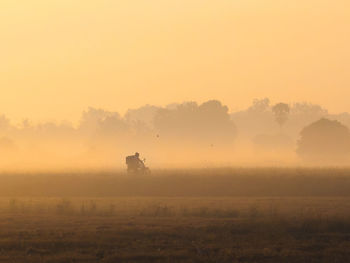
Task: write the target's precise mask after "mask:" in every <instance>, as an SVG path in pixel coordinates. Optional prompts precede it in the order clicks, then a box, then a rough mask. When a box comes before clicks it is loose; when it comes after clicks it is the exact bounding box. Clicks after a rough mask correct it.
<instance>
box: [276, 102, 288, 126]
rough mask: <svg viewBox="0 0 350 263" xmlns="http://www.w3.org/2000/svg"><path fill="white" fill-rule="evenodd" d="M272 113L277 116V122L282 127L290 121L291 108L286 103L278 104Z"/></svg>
mask: <svg viewBox="0 0 350 263" xmlns="http://www.w3.org/2000/svg"><path fill="white" fill-rule="evenodd" d="M272 112H273V114H274V115H275V119H276V122H277V123H278V124H279V125H280V127H282V126H283V125H284V124H285V123H286V121H287V120H288V115H289V112H290V107H289V105H288V104H286V103H278V104H276V105H275V106H273V107H272Z"/></svg>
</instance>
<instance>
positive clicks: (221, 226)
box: [0, 169, 350, 263]
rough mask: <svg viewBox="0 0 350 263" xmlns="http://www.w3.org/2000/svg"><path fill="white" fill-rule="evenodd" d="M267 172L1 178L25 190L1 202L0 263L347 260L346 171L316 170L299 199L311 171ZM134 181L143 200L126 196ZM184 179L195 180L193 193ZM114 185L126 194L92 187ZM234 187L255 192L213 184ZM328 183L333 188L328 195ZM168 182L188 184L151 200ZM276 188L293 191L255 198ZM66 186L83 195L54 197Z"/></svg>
mask: <svg viewBox="0 0 350 263" xmlns="http://www.w3.org/2000/svg"><path fill="white" fill-rule="evenodd" d="M232 171H234V173H232ZM239 171H241V173H239ZM253 171H255V174H254V173H253ZM259 171H260V172H259ZM267 171H268V169H265V170H264V169H262V170H259V169H255V170H254V169H249V170H244V169H236V170H231V173H232V174H231V175H229V174H227V173H228V172H229V171H228V170H225V171H223V170H219V171H218V173H217V174H218V175H217V177H213V176H211V175H210V174H211V172H213V171H207V174H205V173H203V174H202V176H203V177H202V178H201V177H200V173H199V171H194V172H192V173H191V172H190V171H177V172H176V173H175V174H174V172H173V171H168V172H166V173H164V174H163V175H161V173H160V172H159V174H156V175H153V176H151V177H146V178H125V177H121V176H122V175H112V174H103V175H97V174H96V175H95V174H90V175H87V176H86V177H84V176H83V175H69V174H66V175H27V177H26V179H27V181H26V182H23V181H22V180H23V177H24V176H25V175H13V177H12V178H10V175H7V176H3V177H2V178H4V180H3V182H5V183H4V184H2V187H4V185H6V184H7V185H10V187H11V189H7V191H12V192H16V193H19V191H20V189H22V190H23V191H24V192H22V194H16V195H11V196H6V197H5V196H4V195H5V194H4V193H3V197H2V198H0V262H52V263H58V262H219V263H225V262H264V263H265V262H298V263H299V262H327V263H328V262H341V263H343V262H349V260H350V249H349V247H350V197H348V196H347V195H348V193H347V194H346V195H343V196H341V194H339V191H341V189H345V187H346V186H347V184H348V180H349V179H348V175H347V173H348V170H345V169H344V170H339V169H333V170H331V169H329V170H320V171H321V172H320V174H319V179H320V180H319V181H318V182H319V183H318V184H314V185H313V193H312V194H309V195H308V196H302V197H301V196H300V193H301V192H300V191H301V190H300V189H296V188H295V187H294V186H290V188H288V187H287V182H294V185H298V184H300V188H302V189H306V188H308V187H311V182H316V178H317V170H311V169H306V170H299V173H296V171H297V170H296V169H295V170H292V169H281V170H279V171H278V170H273V169H272V170H270V172H271V173H270V174H268V173H267ZM292 171H294V172H292ZM326 172H327V173H328V174H329V175H328V176H327V173H326ZM181 173H187V175H185V174H181ZM220 173H221V174H220ZM293 174H294V176H293ZM57 176H59V178H57ZM185 176H187V177H185ZM21 178H22V179H21ZM28 178H29V179H31V180H28ZM85 178H87V179H86V180H87V181H84V180H85ZM200 179H202V180H200ZM273 179H274V180H275V181H273ZM51 180H53V181H54V182H56V183H57V182H61V184H54V183H52V182H51ZM79 180H81V184H80V187H82V188H83V187H87V186H89V187H87V188H84V189H80V188H79V187H78V184H77V183H78V181H79ZM89 180H90V181H89ZM113 180H114V181H113ZM137 180H138V181H139V183H140V185H139V188H138V191H141V190H142V189H143V192H142V193H143V194H141V195H137V194H135V191H134V192H133V194H131V192H132V191H133V189H132V187H133V184H136V183H137ZM157 180H158V181H157ZM186 180H187V181H186ZM183 181H185V182H187V183H188V182H189V181H193V182H194V181H198V185H192V187H193V188H194V189H195V191H194V192H193V193H192V194H191V192H189V191H190V186H187V185H186V184H185V183H184V182H183ZM38 182H41V184H39V185H35V183H38ZM63 182H65V184H64V183H63ZM92 182H95V185H96V187H95V188H94V187H93V185H90V184H91V183H92ZM111 182H114V185H116V184H117V183H122V186H124V188H127V187H129V188H127V189H124V192H123V194H120V193H118V192H117V193H114V194H111V193H112V192H108V194H107V195H106V194H104V193H102V192H99V191H100V190H98V191H97V190H96V189H100V188H101V189H102V186H103V185H107V186H108V187H110V185H108V184H107V183H111ZM213 182H214V183H216V184H214V185H213ZM233 182H236V183H237V184H239V183H240V184H241V185H240V186H241V187H243V185H244V184H247V182H250V183H251V184H254V185H258V186H259V187H260V190H257V189H259V188H257V186H254V187H253V186H251V188H247V189H246V191H247V193H248V194H247V196H239V197H238V196H235V195H234V194H231V196H230V195H228V196H224V195H223V194H221V195H220V194H219V193H220V189H216V187H219V186H220V185H225V186H226V188H224V190H223V191H224V193H227V189H229V187H228V186H227V185H226V184H229V185H231V186H232V185H233ZM283 182H285V184H284V185H283ZM326 182H328V183H329V182H332V183H329V184H328V190H327V187H326ZM303 183H304V184H303ZM142 184H144V185H143V186H144V188H142ZM171 184H172V185H173V187H174V188H177V187H180V186H183V187H185V189H181V190H177V193H185V194H183V195H182V196H180V195H178V196H176V195H175V193H176V191H175V190H173V192H172V193H173V194H171V195H168V196H160V193H161V191H164V189H162V190H161V191H160V190H159V191H158V192H156V194H154V195H153V196H152V194H151V193H152V190H154V191H156V189H157V187H160V186H163V187H164V188H165V189H167V188H168V187H170V185H171ZM275 184H276V185H280V186H281V187H282V188H283V187H284V188H285V189H289V190H288V191H290V192H291V193H293V192H292V190H293V189H296V190H295V191H296V192H294V196H293V195H292V194H289V196H286V194H281V195H276V194H275V193H277V190H276V191H275V192H274V194H265V195H262V194H260V196H256V195H257V194H256V193H257V192H259V191H261V188H264V189H269V188H271V187H272V185H275ZM308 184H310V185H308ZM24 185H26V186H27V187H31V188H30V189H29V190H28V189H27V188H25V187H24ZM50 185H51V188H50V187H49V188H46V189H45V192H44V190H43V189H44V186H46V187H48V186H50ZM64 185H67V187H68V188H69V189H72V187H73V186H75V187H76V190H77V192H79V194H78V195H69V194H67V191H66V192H64V193H65V194H63V193H62V192H61V193H60V192H59V190H60V189H63V188H64ZM126 186H127V187H126ZM108 187H107V189H109V190H108V191H110V188H108ZM118 187H119V188H120V189H121V188H122V187H121V186H120V185H119V186H118ZM235 187H236V188H238V187H237V186H235ZM303 187H304V188H303ZM337 187H338V189H339V191H338V192H337V191H336V190H337ZM119 188H117V189H119ZM225 189H226V190H225ZM330 189H331V190H330ZM348 189H350V188H348ZM34 190H36V194H29V193H30V192H31V191H33V193H34V192H35V191H34ZM146 190H147V191H146ZM326 190H327V191H326ZM69 191H70V190H69ZM225 191H226V192H225ZM240 191H241V192H243V189H240ZM278 191H280V190H278ZM303 191H304V190H303ZM136 192H137V191H136ZM330 192H331V193H333V194H332V195H325V194H324V193H330ZM83 193H85V196H82V194H83ZM96 193H99V194H96ZM127 193H129V195H128V196H126V195H127ZM205 193H206V194H205ZM315 193H317V194H315ZM147 194H148V196H146V195H147ZM25 195H26V196H25ZM191 195H192V196H191ZM254 195H255V196H254Z"/></svg>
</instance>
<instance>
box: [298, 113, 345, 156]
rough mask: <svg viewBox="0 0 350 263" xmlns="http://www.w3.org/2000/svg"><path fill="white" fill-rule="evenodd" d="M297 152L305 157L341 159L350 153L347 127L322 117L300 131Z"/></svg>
mask: <svg viewBox="0 0 350 263" xmlns="http://www.w3.org/2000/svg"><path fill="white" fill-rule="evenodd" d="M297 153H298V155H299V156H301V157H303V158H307V159H328V160H341V159H343V158H344V157H346V156H347V155H348V154H350V132H349V129H348V128H347V127H346V126H344V125H343V124H341V123H340V122H339V121H336V120H333V121H332V120H329V119H325V118H322V119H320V120H319V121H316V122H314V123H312V124H310V125H309V126H307V127H305V128H304V129H303V130H302V131H301V133H300V140H299V141H298V148H297Z"/></svg>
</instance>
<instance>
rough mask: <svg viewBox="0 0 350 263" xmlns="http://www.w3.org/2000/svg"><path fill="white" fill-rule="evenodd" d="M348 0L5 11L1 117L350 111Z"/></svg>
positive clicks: (63, 2) (0, 40) (4, 0)
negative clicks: (158, 108)
mask: <svg viewBox="0 0 350 263" xmlns="http://www.w3.org/2000/svg"><path fill="white" fill-rule="evenodd" d="M349 62H350V1H349V0H293V1H290V0H215V1H213V0H94V1H92V0H16V1H15V0H1V1H0V91H1V94H0V113H3V114H6V115H7V116H9V117H11V118H14V119H17V120H20V119H21V118H22V117H28V118H31V119H34V120H40V119H42V120H47V119H58V120H61V119H68V120H72V121H77V120H78V119H79V116H80V113H81V111H82V110H84V109H86V108H87V107H88V106H94V107H102V108H105V109H108V110H117V111H120V112H121V113H123V112H124V111H125V110H126V109H127V108H130V107H131V108H134V107H138V106H141V105H143V104H146V103H150V104H156V105H166V104H167V103H171V102H182V101H185V100H196V101H199V102H202V101H204V100H207V99H212V98H216V99H219V100H221V101H223V102H224V103H225V104H227V105H228V106H229V107H230V108H231V109H232V110H237V109H243V108H244V107H246V106H248V105H249V104H250V103H251V102H252V100H253V99H254V98H263V97H269V98H271V100H272V101H273V102H278V101H286V102H293V101H310V102H314V103H319V104H322V105H323V106H325V107H327V108H328V109H330V110H331V111H332V112H339V111H350V106H349V97H350V74H349V73H350V63H349Z"/></svg>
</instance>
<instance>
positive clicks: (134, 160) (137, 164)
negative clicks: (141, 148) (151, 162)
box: [126, 152, 145, 173]
mask: <svg viewBox="0 0 350 263" xmlns="http://www.w3.org/2000/svg"><path fill="white" fill-rule="evenodd" d="M126 165H127V167H128V172H134V173H137V172H139V171H142V170H144V169H145V164H144V162H143V161H142V160H141V159H140V154H139V153H138V152H136V153H135V155H130V156H127V157H126Z"/></svg>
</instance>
